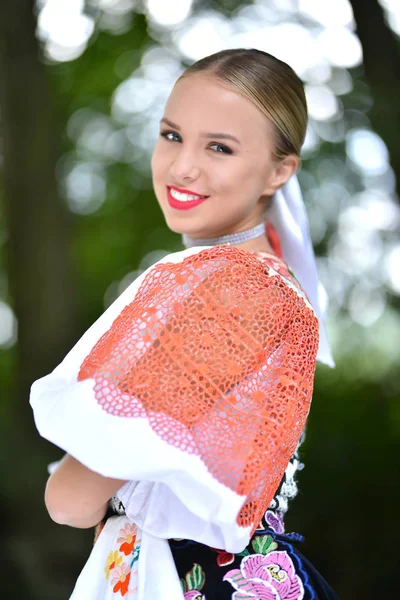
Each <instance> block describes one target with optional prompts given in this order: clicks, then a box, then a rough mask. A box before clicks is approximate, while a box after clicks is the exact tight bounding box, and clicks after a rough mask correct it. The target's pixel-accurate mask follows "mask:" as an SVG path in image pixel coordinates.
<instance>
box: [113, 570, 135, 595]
mask: <svg viewBox="0 0 400 600" xmlns="http://www.w3.org/2000/svg"><path fill="white" fill-rule="evenodd" d="M112 577H113V579H112V581H111V585H112V586H114V587H113V592H114V594H116V593H117V592H120V593H121V596H125V594H126V593H127V591H128V587H129V581H130V579H131V570H130V568H129V567H128V565H127V564H126V563H122V565H121V566H119V567H115V568H114V569H113V572H112Z"/></svg>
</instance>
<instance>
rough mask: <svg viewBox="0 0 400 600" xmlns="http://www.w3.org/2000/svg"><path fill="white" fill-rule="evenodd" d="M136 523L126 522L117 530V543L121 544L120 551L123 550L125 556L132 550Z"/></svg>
mask: <svg viewBox="0 0 400 600" xmlns="http://www.w3.org/2000/svg"><path fill="white" fill-rule="evenodd" d="M135 534H136V525H135V524H134V523H127V524H126V525H125V527H124V529H121V530H120V532H119V535H120V537H119V538H118V539H117V544H121V546H120V548H119V549H120V552H123V553H124V554H125V556H128V555H129V554H131V553H132V551H133V546H134V545H135V542H136V535H135Z"/></svg>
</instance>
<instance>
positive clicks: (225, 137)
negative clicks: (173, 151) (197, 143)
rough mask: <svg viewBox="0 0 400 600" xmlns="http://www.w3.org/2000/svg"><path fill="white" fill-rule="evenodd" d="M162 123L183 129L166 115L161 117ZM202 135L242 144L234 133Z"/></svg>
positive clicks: (178, 129)
mask: <svg viewBox="0 0 400 600" xmlns="http://www.w3.org/2000/svg"><path fill="white" fill-rule="evenodd" d="M160 123H165V124H166V125H168V126H169V127H172V128H173V129H176V130H177V131H180V130H181V128H180V127H179V125H177V124H176V123H173V122H172V121H170V120H169V119H167V118H166V117H163V118H162V119H161V121H160ZM201 135H202V136H203V137H206V138H213V139H215V138H218V139H220V140H233V141H234V142H236V143H237V144H240V141H239V140H238V139H237V137H235V136H234V135H232V134H230V133H202V134H201Z"/></svg>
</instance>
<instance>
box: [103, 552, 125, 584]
mask: <svg viewBox="0 0 400 600" xmlns="http://www.w3.org/2000/svg"><path fill="white" fill-rule="evenodd" d="M122 559H123V556H122V554H120V553H119V552H118V550H111V552H110V554H109V555H108V556H107V564H106V566H105V567H104V571H105V573H106V579H108V578H109V577H110V573H111V571H112V570H113V569H115V567H119V565H120V564H121V563H122Z"/></svg>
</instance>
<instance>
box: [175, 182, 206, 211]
mask: <svg viewBox="0 0 400 600" xmlns="http://www.w3.org/2000/svg"><path fill="white" fill-rule="evenodd" d="M171 188H172V189H173V190H176V191H177V192H180V193H181V194H190V195H192V196H199V199H198V200H185V201H182V200H177V199H176V198H173V197H172V195H171V192H170V189H171ZM207 198H208V196H203V197H202V196H201V195H200V194H196V192H192V191H190V190H185V189H182V188H178V187H176V186H175V185H168V186H167V200H168V204H169V205H170V206H172V208H177V209H178V210H188V209H189V208H194V207H195V206H198V205H199V204H201V203H202V202H204V201H205V200H207Z"/></svg>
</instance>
